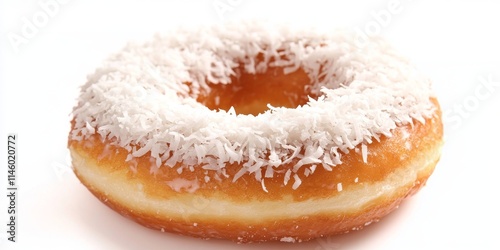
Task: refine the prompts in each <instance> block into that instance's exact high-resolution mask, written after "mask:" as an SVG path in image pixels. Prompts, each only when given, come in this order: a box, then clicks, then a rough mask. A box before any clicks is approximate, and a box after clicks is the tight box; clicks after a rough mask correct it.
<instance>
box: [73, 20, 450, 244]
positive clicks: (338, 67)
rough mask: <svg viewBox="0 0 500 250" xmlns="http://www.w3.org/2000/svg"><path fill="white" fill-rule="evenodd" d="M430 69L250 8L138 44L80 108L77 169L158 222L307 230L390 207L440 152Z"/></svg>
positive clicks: (263, 235) (106, 195) (324, 229)
mask: <svg viewBox="0 0 500 250" xmlns="http://www.w3.org/2000/svg"><path fill="white" fill-rule="evenodd" d="M442 144H443V126H442V121H441V109H440V106H439V103H438V100H437V97H436V96H435V95H434V93H433V91H432V88H431V81H430V79H429V78H428V77H426V76H424V75H423V74H421V73H420V72H419V71H418V70H417V69H416V67H414V66H413V65H412V64H411V63H410V62H409V61H408V60H407V59H405V58H404V57H402V56H400V55H399V54H398V53H397V52H396V51H395V50H394V49H393V48H392V47H391V46H390V45H389V44H388V43H387V42H385V41H384V40H383V39H382V38H376V37H372V38H370V40H369V42H367V43H363V44H362V45H360V44H359V43H358V42H357V36H356V35H355V34H353V33H352V32H350V31H346V30H335V31H323V30H315V29H307V28H301V27H295V26H291V25H274V24H273V25H269V24H262V23H254V22H246V23H232V24H219V25H213V26H205V27H198V28H178V29H176V30H174V31H171V32H167V33H163V34H158V35H156V36H155V37H154V38H153V39H151V40H149V41H146V42H143V43H139V42H135V43H129V44H127V45H126V46H125V47H124V48H123V49H122V50H121V51H119V52H117V53H115V54H113V55H111V56H110V57H109V58H108V59H106V60H105V61H104V63H103V64H102V65H101V66H100V67H98V68H97V70H96V71H95V72H94V73H92V74H90V75H89V76H88V78H87V82H86V83H85V84H83V86H82V87H81V92H80V96H79V98H78V100H77V104H76V106H75V107H74V108H73V112H72V117H71V131H70V133H69V139H68V148H69V150H70V153H71V157H72V166H73V170H74V173H75V174H76V176H77V177H78V179H79V180H80V181H81V182H82V183H83V185H84V186H85V187H86V188H88V190H90V192H91V193H92V194H93V195H95V196H96V197H97V198H98V199H99V200H100V201H102V202H103V203H104V204H105V205H107V206H109V207H110V208H111V209H113V210H115V211H116V212H118V213H120V214H121V215H123V216H125V217H127V218H130V219H132V220H134V221H136V222H138V223H139V224H141V225H144V226H146V227H149V228H152V229H155V230H159V231H161V232H170V233H177V234H182V235H188V236H194V237H198V238H203V239H214V238H218V239H226V240H231V241H236V242H245V243H246V242H264V241H282V242H301V241H307V240H311V239H315V238H318V237H326V236H330V235H336V234H342V233H347V232H350V231H356V230H360V229H362V228H363V227H366V226H368V225H370V224H371V223H373V222H377V221H379V220H380V219H381V218H383V217H384V216H385V215H387V214H389V213H390V212H391V211H393V210H394V209H396V208H397V207H398V206H399V204H400V203H401V202H402V201H403V200H404V199H405V198H407V197H409V196H411V195H413V194H415V193H416V192H417V191H418V190H419V189H420V188H421V187H422V186H424V184H425V183H426V181H427V179H428V178H429V176H430V175H431V174H432V172H433V170H434V168H435V166H436V164H437V162H438V161H439V158H440V155H441V147H442Z"/></svg>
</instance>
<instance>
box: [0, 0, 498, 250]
mask: <svg viewBox="0 0 500 250" xmlns="http://www.w3.org/2000/svg"><path fill="white" fill-rule="evenodd" d="M49 1H51V0H41V1H14V0H5V1H1V5H0V18H1V21H0V22H1V23H0V25H1V32H0V60H1V61H0V115H1V116H0V140H4V142H1V143H0V172H1V174H0V176H1V178H0V187H1V188H2V190H6V187H7V185H6V179H7V177H6V172H7V158H6V155H7V153H6V144H7V143H6V140H7V134H8V133H16V134H17V135H18V158H19V159H18V171H17V181H18V186H19V193H18V199H19V200H18V203H17V207H18V214H19V215H18V216H19V221H18V225H17V226H18V232H17V240H18V242H17V243H15V244H12V243H11V242H8V241H7V240H6V229H7V226H6V223H7V197H6V195H4V193H5V192H6V191H5V192H4V191H2V192H0V193H1V194H2V196H1V198H0V211H1V212H0V215H1V217H0V221H1V225H0V249H292V250H293V249H321V250H330V249H435V248H444V249H455V248H459V249H500V242H499V241H498V230H496V228H497V226H498V225H500V213H499V211H500V206H499V205H498V203H497V202H498V199H499V198H498V197H499V194H498V192H499V191H500V184H499V183H500V182H499V181H498V178H499V177H498V172H499V171H498V169H499V167H500V164H499V161H498V154H499V153H500V152H499V149H500V147H499V144H498V141H499V140H500V133H499V130H498V129H499V121H500V119H499V117H500V111H499V108H500V86H499V85H500V72H499V68H500V57H499V56H500V49H499V48H498V46H500V38H499V28H498V24H499V23H500V18H499V16H500V4H499V2H495V1H462V2H460V3H457V2H458V1H454V2H451V1H446V2H445V1H440V2H439V3H436V2H437V1H424V0H420V1H410V0H400V1H397V0H396V1H390V0H377V1H349V3H348V1H338V2H334V1H328V2H327V1H323V2H320V1H313V0H308V1H287V2H286V4H285V1H273V2H272V3H269V2H271V1H255V0H252V1H250V0H208V1H189V2H188V1H183V2H181V1H175V2H174V1H162V2H160V1H151V0H149V1H127V2H126V3H123V2H118V1H105V2H104V1H100V2H97V1H95V2H94V1H82V0H72V1H64V2H63V1H61V2H57V8H54V6H52V8H51V10H49V11H47V10H44V7H43V6H42V5H41V4H40V3H45V2H49ZM52 1H53V0H52ZM391 2H394V4H395V5H394V6H397V7H396V11H394V10H393V7H392V8H391V7H388V5H389V3H391ZM215 6H219V8H226V9H217V8H216V7H215ZM389 10H393V12H392V13H391V12H389V13H390V16H387V15H386V16H384V17H383V19H381V20H378V21H377V19H380V18H379V17H380V16H381V14H380V13H385V12H384V11H386V12H387V11H389ZM49 12H50V13H49ZM33 18H35V19H36V21H33ZM247 18H252V19H260V18H264V19H268V20H275V21H288V22H292V23H301V24H306V25H311V26H314V27H321V28H330V27H331V28H333V27H347V28H353V29H360V30H366V29H368V32H372V33H378V34H380V35H382V36H384V37H386V38H387V39H388V40H389V41H390V42H391V43H392V44H393V45H394V46H395V47H397V48H398V49H399V50H400V52H401V53H403V54H405V55H406V56H407V57H409V58H410V59H411V60H412V61H413V62H414V64H416V65H417V67H418V68H420V69H421V70H422V71H423V72H425V73H426V74H428V75H429V76H430V77H431V78H432V79H433V81H434V88H435V91H436V94H437V95H438V97H439V98H440V101H441V104H442V107H443V110H444V111H445V113H446V116H445V129H446V144H445V147H444V149H443V156H442V159H441V162H440V163H439V164H438V166H437V169H436V171H435V173H434V175H433V176H432V177H431V178H430V180H429V182H428V184H427V186H426V187H425V188H424V189H423V190H422V191H421V192H420V193H419V194H417V195H416V196H414V197H413V198H411V199H409V200H407V201H406V202H405V203H404V204H403V205H402V206H401V207H400V208H399V209H398V210H397V211H395V212H394V213H393V214H391V215H390V216H388V217H387V218H386V219H385V220H383V221H381V222H379V223H377V224H375V225H371V226H369V227H368V228H366V229H365V230H363V231H360V232H357V233H351V234H348V235H344V236H340V237H332V238H327V239H321V240H313V241H311V242H309V243H305V244H293V245H290V244H277V243H272V244H258V245H236V244H233V243H231V242H225V241H219V240H212V241H202V240H198V239H193V238H189V237H182V236H177V235H171V234H166V233H163V234H162V233H160V232H156V231H152V230H149V229H146V228H143V227H141V226H139V225H137V224H135V223H134V222H131V221H129V220H127V219H125V218H123V217H121V216H119V215H117V214H116V213H114V212H113V211H111V210H110V209H108V208H107V207H105V206H104V205H102V204H101V203H100V202H99V201H97V199H95V198H94V197H93V196H92V195H91V194H90V193H89V192H88V191H87V190H86V189H85V188H84V187H83V185H81V184H80V183H79V182H78V180H77V179H76V178H75V177H74V175H73V174H72V172H71V170H70V168H69V160H68V152H67V149H66V140H67V134H68V132H69V120H70V112H71V109H72V107H73V105H74V104H75V99H76V98H77V96H78V87H79V86H80V85H82V84H83V83H84V82H85V79H86V75H87V74H89V73H91V72H93V70H94V69H95V67H97V66H98V65H99V64H100V62H101V61H102V60H103V59H104V58H106V57H107V56H108V55H109V54H110V53H112V52H115V51H117V50H119V49H120V48H122V47H123V46H124V45H125V44H126V42H128V41H130V40H134V41H143V40H145V39H147V38H149V37H151V36H152V35H153V34H154V33H156V32H162V31H165V30H169V29H172V28H174V27H177V26H179V25H183V26H196V25H200V24H210V23H220V22H223V21H231V20H237V19H247ZM26 22H30V23H33V25H35V28H36V29H31V30H30V31H26V26H27V25H29V24H26ZM35 22H36V23H35ZM377 27H378V28H379V29H377ZM23 31H24V34H23ZM14 37H15V38H19V37H22V38H23V39H25V40H19V39H18V40H15V39H14ZM13 39H14V40H15V41H14V40H13ZM488 81H489V83H488ZM485 84H486V85H485ZM487 85H488V86H489V87H488V86H487ZM461 110H463V111H461ZM494 201H497V202H495V203H494ZM495 230H496V231H495Z"/></svg>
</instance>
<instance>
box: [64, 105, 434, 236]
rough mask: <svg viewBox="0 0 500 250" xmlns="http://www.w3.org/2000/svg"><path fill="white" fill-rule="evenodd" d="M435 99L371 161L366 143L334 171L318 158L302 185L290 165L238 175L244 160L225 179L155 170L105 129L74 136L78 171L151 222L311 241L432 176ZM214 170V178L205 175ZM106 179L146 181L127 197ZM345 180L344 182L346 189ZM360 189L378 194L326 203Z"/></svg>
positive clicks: (94, 188)
mask: <svg viewBox="0 0 500 250" xmlns="http://www.w3.org/2000/svg"><path fill="white" fill-rule="evenodd" d="M431 101H432V103H433V104H434V107H435V108H436V112H435V115H434V116H433V117H431V118H427V119H426V120H425V124H422V123H420V122H415V123H414V124H413V125H404V126H400V127H397V128H396V129H395V130H394V131H393V136H392V137H382V138H381V139H380V141H374V142H373V143H372V144H369V145H368V152H369V155H368V161H367V163H364V162H363V159H362V156H361V150H359V151H358V152H356V151H355V150H351V151H350V152H349V153H347V154H342V158H341V159H342V164H339V165H337V166H335V167H334V168H333V170H332V171H327V170H325V169H323V168H322V167H320V166H318V168H317V169H316V171H315V173H314V174H312V175H309V176H308V177H305V176H304V172H303V170H301V171H299V173H298V174H299V176H300V178H301V180H302V184H301V185H300V186H299V187H298V188H297V189H296V190H294V189H292V185H291V184H292V183H293V180H291V181H290V182H291V183H288V185H287V186H284V184H283V179H284V172H285V171H283V172H281V173H279V171H278V172H275V174H274V177H273V178H272V179H265V182H264V185H265V188H266V189H267V191H268V192H266V191H265V190H264V189H263V184H262V183H261V182H258V181H256V180H255V177H254V176H253V175H248V174H246V175H243V176H242V177H241V178H239V179H238V180H236V181H235V182H233V178H232V176H234V174H235V173H236V172H237V171H238V170H239V169H240V167H239V166H238V165H237V164H228V165H226V171H227V174H228V175H229V178H224V177H223V178H221V179H220V180H216V177H215V175H214V171H208V172H207V171H206V170H203V169H201V168H194V171H192V172H190V171H186V170H185V171H184V172H183V173H181V174H179V173H177V167H173V168H169V167H160V168H158V169H154V168H153V170H154V171H153V172H154V173H151V171H152V170H151V166H152V164H151V159H150V156H149V154H146V155H144V156H142V157H140V158H136V159H135V160H134V161H133V162H126V161H125V159H126V156H127V154H128V153H127V151H126V150H125V149H123V148H120V147H117V146H113V145H110V144H109V143H110V142H109V141H106V140H104V141H102V138H100V136H99V135H94V136H92V137H90V138H89V139H86V140H82V141H77V140H71V139H70V140H69V148H70V151H71V153H72V156H73V167H74V171H75V173H76V175H77V177H78V178H79V179H80V181H81V182H82V183H83V184H84V185H85V186H86V187H87V188H88V189H89V190H90V191H91V192H92V193H93V194H94V195H95V196H96V197H97V198H99V199H100V200H101V201H102V202H104V203H105V204H106V205H107V206H109V207H111V208H112V209H114V210H115V211H117V212H119V213H120V214H122V215H124V216H126V217H129V218H131V219H133V220H135V221H137V222H139V223H140V224H142V225H144V226H147V227H150V228H154V229H157V230H162V231H167V232H176V233H181V234H185V235H191V236H196V237H201V238H223V239H230V240H234V241H238V242H255V241H269V240H280V239H283V238H285V237H286V238H285V239H293V240H296V241H304V240H310V239H313V238H317V237H323V236H328V235H334V234H339V233H345V232H349V231H351V230H358V229H360V228H362V227H363V226H364V225H365V224H369V223H371V222H372V221H377V220H379V219H380V218H381V217H383V216H385V215H386V214H388V213H389V212H391V211H392V210H394V209H395V208H396V207H397V206H398V205H399V204H400V202H401V201H402V200H403V199H404V198H406V197H407V196H410V195H412V194H414V193H415V192H417V191H418V190H419V189H420V188H421V187H422V186H423V185H424V184H425V182H426V180H427V179H428V177H429V176H430V175H431V173H432V172H433V170H434V167H435V165H436V163H437V162H438V160H439V157H440V150H441V145H442V137H443V128H442V121H441V111H440V107H439V104H438V102H437V100H436V99H435V98H432V99H431ZM408 135H409V136H408ZM294 164H295V162H291V163H290V164H288V165H285V166H280V168H279V169H281V170H287V169H289V168H291V167H292V166H293V165H294ZM153 165H154V164H153ZM407 173H408V174H409V175H411V174H412V173H413V174H415V176H414V178H413V177H412V178H409V177H404V176H406V174H407ZM207 175H208V176H209V177H210V181H208V182H205V181H204V178H205V176H207ZM103 178H104V179H103ZM176 178H182V179H184V180H197V182H198V183H199V186H198V187H197V188H196V190H195V191H194V192H192V193H190V192H189V191H193V190H188V189H181V190H180V191H179V190H177V191H176V190H173V188H171V186H169V185H167V184H166V183H168V182H169V181H173V180H174V179H176ZM103 180H109V181H110V182H113V183H114V184H113V185H114V186H113V188H111V189H110V190H120V189H119V188H116V187H117V186H119V185H123V187H127V186H128V187H131V186H140V188H137V189H133V190H135V191H132V193H130V194H127V195H126V196H130V197H131V198H130V199H129V201H127V200H126V197H125V198H124V197H119V196H120V194H119V192H118V191H116V192H114V191H110V190H108V189H107V186H106V185H107V184H106V183H103ZM338 183H341V187H342V188H341V190H339V187H338ZM378 184H380V185H379V186H377V185H378ZM387 185H389V186H392V185H394V188H393V189H391V190H392V191H391V192H387V193H384V192H385V191H384V190H385V189H384V188H383V187H386V186H387ZM355 190H357V191H358V194H359V192H364V193H363V194H365V195H366V194H367V195H370V193H371V194H372V195H374V197H375V198H373V199H371V200H368V201H366V202H364V203H363V204H362V205H361V206H359V205H352V206H350V205H349V204H347V205H346V206H345V207H341V208H339V209H333V210H332V211H330V210H328V207H325V209H323V208H322V207H321V206H322V204H323V205H325V204H330V203H329V199H335V198H336V197H337V196H338V198H339V199H343V200H346V198H345V197H348V196H349V195H350V192H354V191H355ZM135 192H136V193H135ZM375 193H376V194H377V195H376V196H375ZM134 195H138V196H137V197H139V196H141V197H142V196H144V197H145V198H146V199H148V200H154V201H162V202H167V203H168V202H169V201H181V202H183V203H184V204H187V206H188V207H189V205H190V204H191V206H192V209H185V208H181V209H180V210H179V211H181V212H182V213H169V212H165V211H164V210H162V211H159V210H158V207H154V206H153V205H148V204H138V203H137V202H136V199H135V198H134ZM357 198H359V197H357V196H354V197H353V199H357ZM320 200H321V202H319V201H320ZM219 201H224V202H227V203H229V204H231V207H233V208H238V207H241V208H242V211H244V208H245V207H248V206H250V207H251V205H252V204H257V207H260V208H262V207H265V204H267V203H266V202H270V203H269V204H271V205H272V206H271V207H270V210H276V208H279V206H277V205H276V204H281V211H274V212H273V211H267V210H266V211H264V210H261V211H255V210H252V211H253V213H255V214H252V215H249V214H245V213H242V214H241V215H237V216H236V213H235V212H234V211H232V210H230V211H227V213H224V211H218V212H212V211H216V210H214V209H216V208H217V207H219V208H220V205H218V204H214V203H219ZM332 201H333V200H332ZM316 202H318V203H317V207H318V208H316ZM174 203H175V202H174ZM152 204H156V203H152ZM224 204H225V203H224ZM300 204H305V205H308V206H311V208H315V209H311V210H314V211H311V213H308V211H307V209H303V210H300V211H295V212H296V214H295V212H294V211H293V209H292V208H296V207H297V206H298V207H300V206H301V205H300ZM328 206H332V205H331V204H330V205H328ZM167 210H168V209H167ZM278 210H279V209H278ZM304 210H305V211H304ZM280 212H282V213H280ZM280 214H281V216H280ZM288 237H291V238H288Z"/></svg>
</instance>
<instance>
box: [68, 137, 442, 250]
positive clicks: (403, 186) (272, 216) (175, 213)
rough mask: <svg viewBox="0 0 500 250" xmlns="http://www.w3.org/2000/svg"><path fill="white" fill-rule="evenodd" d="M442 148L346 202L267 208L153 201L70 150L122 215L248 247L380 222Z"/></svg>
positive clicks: (98, 192) (203, 200)
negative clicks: (254, 244)
mask: <svg viewBox="0 0 500 250" xmlns="http://www.w3.org/2000/svg"><path fill="white" fill-rule="evenodd" d="M441 144H442V142H441V143H436V144H435V145H434V147H431V148H426V150H425V151H427V152H422V153H421V154H419V157H417V158H414V159H412V161H411V162H409V163H408V165H407V166H406V167H403V168H399V169H397V170H396V171H395V172H394V173H392V174H391V175H390V176H388V177H387V178H386V179H384V180H382V181H379V182H376V183H369V184H367V185H363V188H361V189H358V190H351V189H346V190H343V192H342V196H340V195H336V196H333V197H331V198H326V199H321V200H317V199H316V200H315V199H314V197H311V199H310V200H307V201H300V202H294V201H292V200H277V201H270V203H269V204H252V202H253V201H249V202H248V203H238V202H234V201H231V200H229V199H228V200H215V199H214V198H213V197H204V196H197V195H196V194H187V193H186V195H185V197H183V196H182V195H179V196H177V197H172V198H170V199H166V200H164V201H159V200H158V199H151V198H148V197H147V196H146V195H144V193H143V192H142V191H141V186H140V185H135V184H134V185H131V183H130V181H131V180H130V178H129V177H127V176H126V175H123V174H122V173H121V172H120V171H116V172H112V171H104V170H102V168H100V167H99V164H98V163H96V162H95V160H93V159H91V158H89V156H88V155H86V154H85V152H79V151H78V150H77V149H75V148H71V147H70V151H71V154H72V158H73V169H74V172H75V174H76V176H77V177H78V179H79V180H80V181H81V182H82V184H84V185H85V186H86V187H87V188H88V189H89V191H90V192H91V193H92V194H94V195H95V196H96V197H97V198H98V199H99V200H100V201H101V202H103V203H104V204H105V205H107V206H108V207H110V208H111V209H113V210H114V211H116V212H118V213H119V214H121V215H122V216H125V217H127V218H130V219H132V220H134V221H136V222H137V223H139V224H141V225H143V226H146V227H148V228H152V229H155V230H160V231H162V232H171V233H177V234H182V235H188V236H194V237H198V238H203V239H212V238H215V239H227V240H232V241H236V242H240V243H251V242H265V241H285V242H301V241H308V240H311V239H315V238H320V237H326V236H332V235H337V234H343V233H348V232H351V231H357V230H360V229H362V228H363V227H365V226H368V225H369V224H371V223H372V222H377V221H378V220H380V219H381V218H382V217H384V216H385V215H387V214H389V213H390V212H391V211H393V210H394V209H396V208H397V207H398V206H399V204H400V203H401V202H402V201H403V200H404V199H405V198H407V197H409V196H411V195H413V194H415V193H417V192H418V190H420V188H421V187H423V186H424V185H425V183H426V181H427V179H428V178H429V176H430V175H431V174H432V172H433V171H434V168H435V166H436V164H437V162H438V161H439V158H440V155H441ZM350 192H351V193H350ZM349 196H352V197H349ZM179 197H180V198H179ZM339 197H340V198H339ZM339 199H340V200H339ZM339 204H340V205H339ZM252 205H257V206H255V207H253V206H252ZM255 208H257V209H255ZM259 209H260V210H259ZM264 209H265V210H264ZM261 213H262V216H259V215H260V214H261Z"/></svg>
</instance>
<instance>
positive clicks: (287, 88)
mask: <svg viewBox="0 0 500 250" xmlns="http://www.w3.org/2000/svg"><path fill="white" fill-rule="evenodd" d="M310 85H311V80H310V79H309V76H308V75H307V74H306V73H305V72H304V71H303V70H302V69H298V70H296V71H295V72H291V73H288V74H285V73H284V72H283V68H269V69H268V70H267V71H266V72H265V73H260V74H259V73H257V74H250V73H246V72H245V71H244V70H243V69H237V70H236V76H233V77H232V78H231V83H229V84H219V83H211V82H209V83H208V86H209V87H210V90H209V91H207V92H206V93H200V95H199V96H198V97H197V101H198V102H200V103H201V104H203V105H205V106H206V107H208V108H210V109H211V110H216V111H217V110H220V109H222V110H226V111H228V110H229V109H230V108H231V107H234V109H235V111H236V113H237V114H251V115H258V114H261V113H263V112H265V111H266V110H268V109H269V108H268V104H270V105H271V106H273V107H286V108H296V107H297V106H299V105H303V104H306V103H307V101H308V99H309V97H308V96H311V97H313V98H314V96H312V95H311V93H310V91H309V90H310V89H311V88H310Z"/></svg>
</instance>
